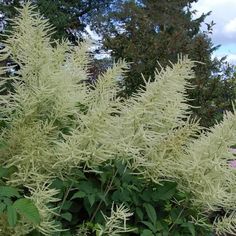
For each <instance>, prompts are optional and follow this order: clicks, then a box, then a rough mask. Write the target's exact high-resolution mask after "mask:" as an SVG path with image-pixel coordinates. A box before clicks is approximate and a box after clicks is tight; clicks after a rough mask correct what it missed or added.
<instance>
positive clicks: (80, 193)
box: [70, 191, 86, 200]
mask: <svg viewBox="0 0 236 236" xmlns="http://www.w3.org/2000/svg"><path fill="white" fill-rule="evenodd" d="M85 196H86V193H84V192H82V191H79V192H77V193H75V194H74V195H73V196H72V197H71V199H70V200H73V199H75V198H84V197H85Z"/></svg>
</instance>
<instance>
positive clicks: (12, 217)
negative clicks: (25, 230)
mask: <svg viewBox="0 0 236 236" xmlns="http://www.w3.org/2000/svg"><path fill="white" fill-rule="evenodd" d="M7 220H8V223H9V225H10V226H11V227H14V226H15V225H16V222H17V213H16V210H15V208H14V207H13V206H7Z"/></svg>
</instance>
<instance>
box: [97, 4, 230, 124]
mask: <svg viewBox="0 0 236 236" xmlns="http://www.w3.org/2000/svg"><path fill="white" fill-rule="evenodd" d="M194 2H197V0H180V1H176V0H171V1H166V0H161V1H151V0H139V1H117V4H116V5H115V6H114V7H113V8H112V11H109V12H108V14H107V15H106V16H105V17H103V18H99V19H98V20H97V21H95V22H94V28H95V30H97V31H98V32H100V34H101V35H103V43H104V48H105V49H107V50H111V54H112V56H113V57H114V58H115V59H119V58H126V59H127V61H128V62H131V69H130V72H129V73H128V74H127V77H126V78H124V80H123V81H122V82H123V83H122V86H124V90H123V93H122V95H123V96H125V97H126V96H130V95H131V94H132V93H134V92H136V91H137V90H138V89H139V88H140V86H142V85H143V84H144V81H143V78H142V76H141V73H142V74H143V75H144V77H145V78H146V79H148V78H149V77H151V79H152V78H153V77H154V76H153V71H154V70H155V68H156V67H157V68H158V69H159V66H158V63H157V61H158V62H159V63H160V65H161V66H163V67H165V66H166V65H168V64H169V61H171V62H176V60H177V55H178V54H179V53H183V54H188V55H189V56H190V58H191V59H192V60H194V61H198V62H201V63H198V64H196V67H195V68H194V71H195V74H196V77H195V79H194V80H193V81H192V85H193V86H194V89H192V90H189V91H188V93H189V98H190V99H191V100H190V102H189V103H190V104H191V105H192V106H194V107H197V108H200V109H196V108H193V113H194V115H195V116H197V118H201V125H203V126H205V127H209V126H212V125H213V124H214V123H215V119H217V120H218V121H219V120H221V119H222V114H223V111H224V110H226V109H232V106H231V100H230V99H229V98H228V97H226V96H222V95H223V93H225V90H226V83H227V84H230V85H229V86H230V87H232V85H231V82H230V78H229V77H227V76H226V78H225V79H224V81H227V82H226V83H225V82H224V81H223V80H222V77H223V76H224V77H225V75H226V74H222V72H221V70H222V67H223V66H224V63H225V61H224V60H218V59H212V53H213V52H214V51H215V50H217V48H218V46H214V45H213V43H212V40H211V38H210V36H211V33H212V27H213V26H214V23H213V22H211V23H210V24H207V26H208V27H207V30H206V31H204V32H202V31H201V29H200V26H201V24H203V23H204V22H205V19H206V17H207V16H208V15H209V13H207V14H203V15H202V16H200V17H199V18H196V17H195V16H194V14H195V11H194V10H193V9H192V8H191V4H192V3H194ZM231 68H232V66H231ZM231 91H232V90H230V91H229V92H231Z"/></svg>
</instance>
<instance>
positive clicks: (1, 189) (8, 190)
mask: <svg viewBox="0 0 236 236" xmlns="http://www.w3.org/2000/svg"><path fill="white" fill-rule="evenodd" d="M0 196H1V197H9V198H10V197H20V194H19V192H18V190H17V189H16V188H12V187H9V186H0Z"/></svg>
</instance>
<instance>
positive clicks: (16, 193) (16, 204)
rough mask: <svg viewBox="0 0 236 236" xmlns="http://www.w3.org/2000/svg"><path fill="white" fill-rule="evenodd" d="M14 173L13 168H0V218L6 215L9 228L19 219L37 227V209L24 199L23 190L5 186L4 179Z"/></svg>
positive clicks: (38, 219) (38, 218) (38, 217)
mask: <svg viewBox="0 0 236 236" xmlns="http://www.w3.org/2000/svg"><path fill="white" fill-rule="evenodd" d="M15 171H16V169H15V168H14V167H11V168H3V167H0V184H1V185H0V217H1V216H3V215H6V216H7V221H8V224H9V226H11V227H14V226H15V225H16V224H17V221H18V220H19V219H20V218H21V217H24V218H25V219H27V220H28V221H29V222H32V223H33V224H35V225H37V224H39V223H40V216H39V212H38V209H37V208H36V207H35V205H34V203H33V202H32V201H31V200H30V199H27V198H25V197H24V195H25V194H24V190H23V189H22V188H15V187H10V186H7V185H6V184H5V178H6V177H9V176H10V175H11V174H12V173H14V172H15Z"/></svg>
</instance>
